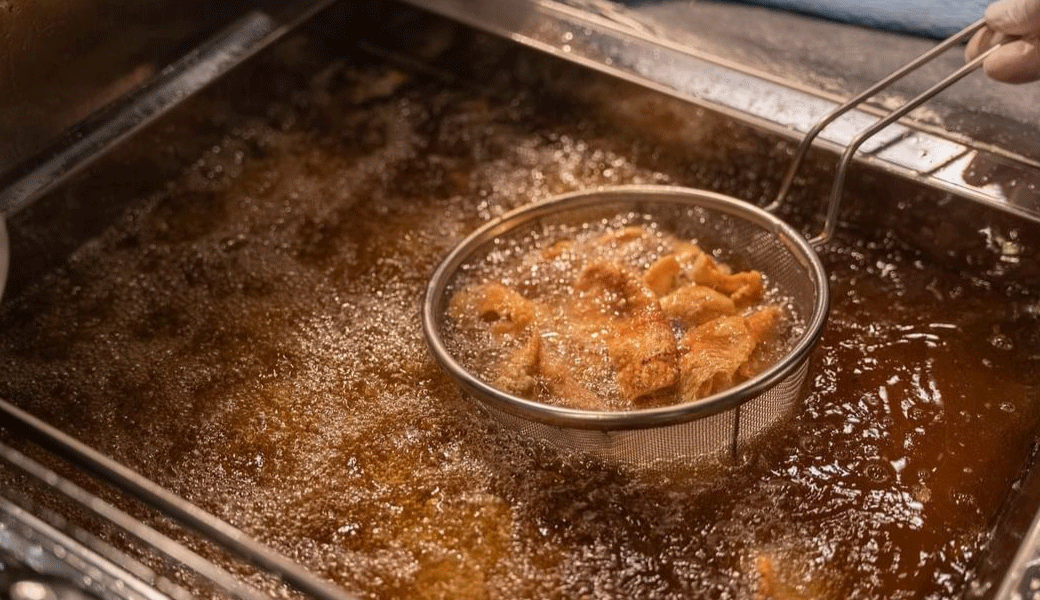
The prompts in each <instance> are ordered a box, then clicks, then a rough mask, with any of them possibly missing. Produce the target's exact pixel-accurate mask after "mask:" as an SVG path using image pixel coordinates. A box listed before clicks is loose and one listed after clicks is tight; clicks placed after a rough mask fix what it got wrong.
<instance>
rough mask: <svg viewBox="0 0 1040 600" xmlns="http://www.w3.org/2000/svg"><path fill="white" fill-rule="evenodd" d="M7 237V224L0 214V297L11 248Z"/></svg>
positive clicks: (5, 278)
mask: <svg viewBox="0 0 1040 600" xmlns="http://www.w3.org/2000/svg"><path fill="white" fill-rule="evenodd" d="M9 244H10V241H9V240H8V237H7V225H6V224H5V222H4V217H3V215H2V214H0V298H3V297H4V286H5V285H6V284H7V270H8V269H9V268H10V261H11V248H10V247H9Z"/></svg>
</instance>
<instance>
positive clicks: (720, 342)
mask: <svg viewBox="0 0 1040 600" xmlns="http://www.w3.org/2000/svg"><path fill="white" fill-rule="evenodd" d="M754 349H755V343H754V340H753V339H752V338H751V334H750V333H749V332H748V328H747V325H746V324H745V322H744V318H743V317H736V316H732V317H719V318H717V319H713V320H711V321H708V322H707V323H704V324H702V325H699V326H697V327H696V328H694V329H691V330H690V331H688V332H686V335H685V336H683V339H682V341H681V342H679V352H680V358H679V373H680V375H679V396H680V397H681V398H682V399H683V401H690V400H696V399H697V398H704V397H705V396H710V395H712V394H714V393H716V392H720V391H722V390H724V389H726V388H729V387H732V386H733V384H734V383H736V382H737V377H738V371H739V370H740V368H741V367H742V366H743V365H744V364H745V363H747V362H748V359H749V358H750V357H751V352H752V351H754Z"/></svg>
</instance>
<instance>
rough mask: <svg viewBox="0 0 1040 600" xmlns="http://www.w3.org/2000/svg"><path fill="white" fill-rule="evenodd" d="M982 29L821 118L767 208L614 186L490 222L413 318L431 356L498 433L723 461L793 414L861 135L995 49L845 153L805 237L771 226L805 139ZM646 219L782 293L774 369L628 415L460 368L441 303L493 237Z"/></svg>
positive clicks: (581, 447) (439, 273)
mask: <svg viewBox="0 0 1040 600" xmlns="http://www.w3.org/2000/svg"><path fill="white" fill-rule="evenodd" d="M984 25H985V23H984V21H981V20H980V21H978V22H976V23H974V24H973V25H971V26H969V27H968V28H966V29H964V30H963V31H961V32H959V33H957V34H955V35H954V36H952V37H950V38H948V39H946V40H944V41H943V42H941V43H940V44H938V45H937V46H935V47H934V48H932V49H931V50H930V51H928V52H926V53H925V54H923V55H921V56H920V57H918V58H916V59H915V60H913V61H912V62H910V63H909V64H907V65H905V66H903V67H902V68H900V69H898V70H897V71H895V72H894V73H892V74H891V75H889V76H888V77H886V78H885V79H883V80H881V81H879V82H878V83H877V84H875V85H873V86H872V87H870V88H869V89H867V90H865V91H864V92H862V93H861V94H859V95H858V96H856V97H855V98H852V99H851V100H849V101H848V102H846V103H845V104H843V105H841V106H839V107H838V108H836V109H835V110H834V111H833V112H831V113H830V114H828V115H827V116H826V117H824V118H823V119H821V120H820V122H819V123H818V124H817V125H816V126H815V127H813V129H811V130H810V131H809V132H808V133H807V134H806V136H805V138H804V139H803V140H802V142H801V144H800V145H799V147H798V148H797V150H796V152H795V156H794V160H793V161H792V164H791V166H790V168H789V170H788V172H787V174H786V176H785V178H784V180H783V183H782V185H781V189H780V191H779V193H778V195H777V198H776V200H775V201H774V202H773V203H771V204H770V205H769V206H767V207H765V209H762V208H758V207H756V206H753V205H751V204H748V203H746V202H742V201H740V200H738V199H736V198H733V197H729V196H725V195H721V194H717V193H713V192H710V191H705V190H698V189H689V188H682V187H673V186H623V187H612V188H602V189H596V190H592V191H585V192H579V193H573V194H568V195H565V196H561V197H557V198H553V199H550V200H547V201H544V202H539V203H535V204H532V205H529V206H526V207H523V208H520V209H518V210H515V211H513V212H510V213H508V214H506V215H504V216H502V217H499V218H496V219H493V220H491V221H489V222H488V223H486V224H485V225H483V226H482V227H480V228H479V229H477V230H476V231H474V232H473V233H472V234H470V235H469V236H468V237H466V238H465V239H464V240H463V241H462V242H461V243H460V244H459V245H458V246H456V247H455V248H454V249H453V250H452V251H451V252H450V253H449V254H448V256H447V257H446V258H445V259H444V260H443V262H442V263H441V264H440V265H439V266H438V268H437V270H436V271H435V272H434V274H433V276H432V278H431V280H430V282H429V285H428V288H427V291H426V297H425V300H424V304H423V309H422V319H423V329H424V333H425V335H426V340H427V343H428V345H429V347H430V350H431V352H432V353H433V356H434V357H435V358H436V360H437V361H438V362H439V363H440V364H441V366H442V367H443V368H444V369H446V370H447V371H448V373H449V374H450V375H451V376H452V377H453V378H454V379H455V380H456V381H457V382H458V383H459V384H460V385H461V387H462V388H463V389H464V390H465V391H466V392H468V393H469V395H471V396H472V397H473V398H474V399H475V400H476V401H477V403H478V405H479V406H482V407H483V408H484V409H486V412H487V413H488V414H489V415H490V416H491V417H492V418H494V419H495V420H497V421H498V422H500V423H501V424H503V425H505V426H508V427H510V428H512V429H515V430H516V431H519V432H521V433H522V434H524V435H527V436H530V437H532V438H538V439H541V440H545V441H547V442H549V443H551V444H553V445H555V446H557V447H560V448H564V449H567V450H572V451H579V452H583V453H587V454H591V455H594V456H598V457H601V458H605V459H608V460H611V461H617V462H624V463H635V464H650V463H655V462H658V461H671V460H676V459H684V460H687V461H703V460H724V459H726V458H727V457H734V458H735V457H736V456H737V455H738V454H739V451H740V449H741V448H742V447H744V445H745V444H747V443H749V442H751V441H753V440H754V439H755V438H757V437H758V436H759V435H760V434H761V433H763V432H764V431H765V430H766V429H768V428H769V427H771V426H772V425H774V424H776V423H778V422H780V421H782V420H784V419H785V418H786V417H788V416H789V415H791V414H792V412H793V410H794V408H795V406H796V403H797V400H798V398H799V392H800V390H801V388H802V385H803V383H804V381H805V377H806V374H807V371H808V359H809V355H810V353H811V351H812V349H813V348H814V346H815V345H816V343H817V341H818V340H819V338H820V335H821V334H822V332H823V328H824V324H825V323H826V320H827V313H828V310H829V306H830V299H829V294H828V285H827V276H826V272H825V271H824V267H823V265H822V263H821V262H820V259H819V257H818V256H817V254H816V252H815V251H814V249H813V248H814V247H819V246H821V245H823V244H825V243H826V242H827V240H828V239H829V238H830V237H831V235H832V234H833V232H834V228H835V225H836V222H837V215H838V209H839V206H840V203H841V196H842V190H843V186H844V181H845V173H846V170H847V168H848V166H849V163H850V162H851V160H852V158H853V155H854V154H855V152H856V150H857V149H858V148H859V147H860V146H861V145H862V144H863V142H865V141H866V140H867V139H868V138H870V137H871V136H873V135H875V134H876V133H878V132H879V131H881V130H882V129H884V128H885V127H887V126H888V125H890V124H891V123H893V122H895V121H896V120H898V119H899V118H901V117H902V116H904V115H905V114H907V113H908V112H910V111H911V110H913V109H914V108H916V107H918V106H920V105H921V104H922V103H924V102H925V101H926V100H928V99H929V98H931V97H932V96H934V95H936V94H938V93H939V92H941V91H942V90H944V89H946V88H947V87H949V86H950V85H952V84H953V83H955V82H956V81H958V80H960V79H961V78H963V77H964V76H966V75H967V74H969V73H971V72H972V71H974V70H975V69H977V68H978V67H979V66H980V65H981V64H982V61H983V60H984V59H985V58H986V56H988V55H989V54H990V53H991V52H993V51H994V50H996V47H994V48H992V49H990V50H989V51H987V52H986V53H984V54H982V55H981V56H979V57H977V58H975V59H974V60H972V61H970V62H968V63H967V64H965V65H964V66H963V67H961V68H960V69H958V70H956V71H955V72H953V73H952V74H950V75H948V76H947V77H946V78H944V79H942V80H941V81H939V82H938V83H936V84H935V85H933V86H932V87H930V88H928V89H927V90H926V91H924V92H922V93H921V94H920V95H919V96H917V97H915V98H913V99H912V100H910V101H909V102H906V103H905V104H904V105H903V106H901V107H900V108H898V109H897V110H895V111H893V112H892V113H891V114H889V115H887V116H885V117H884V118H881V119H879V120H878V121H877V122H876V123H874V124H873V125H872V126H870V127H869V128H867V129H866V130H865V131H863V132H862V133H860V134H859V135H858V136H857V137H856V138H855V139H853V140H852V141H851V142H850V143H849V144H848V146H846V147H845V150H844V153H843V155H842V157H841V160H840V162H839V163H838V167H837V171H836V174H835V177H834V182H833V187H832V188H831V193H830V198H829V203H828V207H827V213H826V217H825V220H824V224H823V228H822V231H821V232H820V233H819V234H818V235H816V236H815V237H813V238H811V239H809V240H806V239H805V238H804V237H803V236H802V235H801V234H800V233H798V232H797V231H796V230H794V229H793V228H791V227H790V226H788V225H787V224H786V223H784V222H783V221H781V220H780V219H778V218H776V217H775V216H773V214H771V212H770V211H772V210H774V209H775V208H777V207H778V206H779V205H780V204H781V202H782V201H783V199H784V197H785V196H786V195H787V193H788V191H789V190H790V187H791V184H792V183H793V181H794V179H795V175H796V174H797V172H798V169H799V167H800V165H801V162H802V160H803V158H804V157H805V155H806V153H807V151H808V149H809V147H810V146H811V145H812V142H813V140H814V139H815V138H816V136H817V135H819V134H820V132H821V131H823V129H824V128H825V127H826V126H827V125H828V124H829V123H831V122H832V121H834V120H836V119H837V118H838V117H840V116H841V115H842V114H844V113H846V112H848V111H849V110H851V109H852V108H854V107H855V106H857V105H859V104H861V103H862V102H864V101H866V100H867V99H868V98H870V97H872V96H873V95H874V94H876V93H877V92H879V91H881V90H883V89H885V88H887V87H888V86H889V85H891V84H892V83H893V82H895V81H896V80H898V79H900V78H902V77H904V76H905V75H907V74H909V73H910V72H912V71H914V70H915V69H917V68H918V67H920V66H921V65H923V64H925V63H926V62H928V61H930V60H932V59H933V58H935V57H936V56H938V55H939V54H941V53H943V52H944V51H946V50H947V49H949V48H951V47H952V46H954V45H956V44H958V43H960V42H962V41H964V40H965V39H966V38H967V37H968V36H970V35H972V34H973V33H975V32H976V31H978V30H979V29H981V28H982V27H983V26H984ZM627 213H637V214H643V215H648V216H650V217H652V218H653V219H654V220H655V221H656V222H658V223H659V224H661V226H662V228H664V229H668V230H669V232H670V233H672V234H674V235H676V236H678V237H683V238H686V239H695V240H698V241H699V242H700V241H702V240H709V241H710V242H708V243H710V244H712V246H711V247H713V248H719V249H720V250H722V251H723V252H724V253H727V254H731V255H738V256H742V257H744V258H746V262H747V264H749V265H751V267H752V268H755V269H757V270H759V271H761V272H762V273H763V274H765V276H766V277H767V278H768V280H769V281H770V282H771V285H772V286H775V288H776V289H777V290H778V291H779V292H780V294H781V295H782V296H784V297H786V298H788V299H789V306H790V308H791V309H792V312H794V314H795V315H796V317H797V318H798V319H799V320H800V321H801V322H802V324H803V325H804V326H803V327H802V330H801V332H800V333H799V335H798V336H797V337H796V339H794V340H793V341H792V342H791V343H790V346H789V349H788V350H787V352H786V354H785V355H784V356H783V357H782V358H781V359H780V360H778V361H777V362H775V363H774V364H772V365H771V366H769V367H768V368H766V369H765V370H764V371H762V372H761V373H759V374H758V375H756V376H754V377H753V378H751V379H749V380H747V381H745V382H743V383H741V384H739V385H736V386H734V387H732V388H729V389H727V390H724V391H722V392H721V393H717V394H714V395H712V396H709V397H706V398H701V399H698V400H694V401H689V402H683V403H679V404H675V405H671V406H664V407H655V408H646V409H636V410H627V411H594V410H579V409H573V408H564V407H561V406H555V405H549V404H545V403H541V402H537V401H534V400H530V399H526V398H521V397H518V396H515V395H512V394H509V393H506V392H503V391H501V390H498V389H496V388H494V387H493V386H492V385H490V384H489V383H487V382H485V381H483V380H481V379H480V378H479V377H478V376H476V375H475V374H473V373H472V372H470V371H469V370H467V369H466V368H464V367H463V366H462V365H461V364H460V363H459V362H458V360H457V359H456V357H454V356H452V354H451V352H449V350H448V349H447V347H446V345H445V339H444V333H445V322H446V310H447V294H448V293H449V292H450V291H451V290H452V284H453V282H454V281H455V280H456V277H457V275H458V274H459V273H460V270H461V269H462V268H463V267H464V266H465V265H468V264H474V261H478V260H483V259H484V258H486V256H487V255H488V253H489V251H490V250H491V249H492V248H493V247H494V246H495V243H496V240H500V239H502V238H507V237H510V236H519V235H524V234H528V233H530V232H532V231H536V230H538V229H539V228H543V227H545V226H547V225H548V224H550V223H552V224H558V223H564V222H567V223H574V222H582V221H584V222H594V221H596V220H599V219H602V218H606V217H609V216H611V215H618V214H627Z"/></svg>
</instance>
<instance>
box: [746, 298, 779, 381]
mask: <svg viewBox="0 0 1040 600" xmlns="http://www.w3.org/2000/svg"><path fill="white" fill-rule="evenodd" d="M783 315H784V311H783V310H782V309H781V308H780V307H779V306H764V307H762V308H760V309H758V310H756V311H755V312H753V313H751V314H749V315H747V316H746V317H744V324H745V325H747V328H748V335H750V336H751V340H752V341H753V342H754V344H755V350H756V352H754V353H753V354H752V355H751V359H750V360H748V362H747V364H745V365H744V366H742V367H741V368H740V376H741V378H742V379H749V378H751V377H752V376H754V375H755V374H756V373H758V372H760V371H761V370H762V368H763V367H765V366H768V365H762V364H760V363H761V360H762V356H761V355H762V353H761V352H760V351H758V350H760V349H761V347H762V346H763V345H764V344H766V343H768V342H769V341H770V340H772V339H773V338H775V337H776V333H777V328H778V326H779V324H780V320H781V319H782V318H783Z"/></svg>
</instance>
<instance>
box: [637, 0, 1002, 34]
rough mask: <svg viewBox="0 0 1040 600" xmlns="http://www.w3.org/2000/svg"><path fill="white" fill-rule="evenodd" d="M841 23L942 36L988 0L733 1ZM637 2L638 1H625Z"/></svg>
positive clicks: (977, 14)
mask: <svg viewBox="0 0 1040 600" xmlns="http://www.w3.org/2000/svg"><path fill="white" fill-rule="evenodd" d="M644 1H645V0H644ZM736 1H737V2H740V3H743V4H757V5H760V6H770V7H773V8H779V9H783V10H790V11H794V12H800V13H805V14H809V15H814V16H818V17H824V18H827V19H833V20H836V21H842V22H844V23H852V24H855V25H863V26H865V27H873V28H875V29H887V30H889V31H899V32H902V33H911V34H914V35H920V36H926V37H933V38H944V37H949V36H950V35H952V34H954V33H956V32H958V31H960V30H961V29H964V28H965V27H967V26H968V25H971V24H972V23H974V22H975V21H977V20H979V19H981V18H982V13H983V11H985V9H986V6H988V5H989V4H990V2H991V1H992V0H859V1H854V0H852V1H850V0H819V1H815V2H814V1H813V0H736ZM625 2H626V3H627V4H640V3H642V2H639V1H638V0H636V1H633V0H625Z"/></svg>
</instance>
